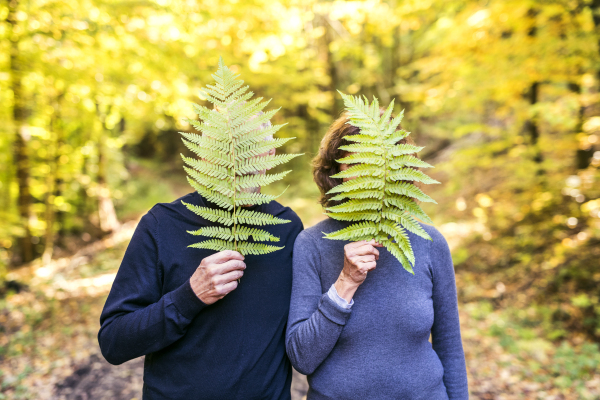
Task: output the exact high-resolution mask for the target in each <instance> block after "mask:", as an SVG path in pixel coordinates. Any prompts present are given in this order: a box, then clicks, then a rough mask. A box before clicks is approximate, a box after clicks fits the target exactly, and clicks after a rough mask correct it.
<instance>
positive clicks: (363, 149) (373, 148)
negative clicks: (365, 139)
mask: <svg viewBox="0 0 600 400" xmlns="http://www.w3.org/2000/svg"><path fill="white" fill-rule="evenodd" d="M339 149H340V150H344V151H348V152H350V153H357V154H361V153H372V154H377V155H379V156H380V155H382V154H383V153H384V151H385V150H384V149H383V148H381V146H377V145H374V144H369V143H352V144H348V145H346V146H340V147H339Z"/></svg>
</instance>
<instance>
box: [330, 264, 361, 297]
mask: <svg viewBox="0 0 600 400" xmlns="http://www.w3.org/2000/svg"><path fill="white" fill-rule="evenodd" d="M358 286H360V284H358V283H356V282H354V281H352V280H351V279H349V278H348V277H347V276H346V275H345V274H344V272H343V271H342V273H340V276H339V277H338V279H337V281H335V283H334V287H335V290H336V291H337V292H338V295H339V296H340V297H341V298H342V299H344V300H346V301H347V302H348V303H350V301H351V300H352V297H353V296H354V293H355V292H356V289H358Z"/></svg>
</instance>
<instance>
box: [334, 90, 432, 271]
mask: <svg viewBox="0 0 600 400" xmlns="http://www.w3.org/2000/svg"><path fill="white" fill-rule="evenodd" d="M340 94H341V96H342V98H343V99H344V104H345V106H346V112H347V113H348V115H349V120H348V122H347V123H348V124H350V125H352V126H355V127H357V128H359V130H360V134H358V135H349V136H345V137H344V139H346V140H347V141H349V142H353V143H351V144H348V145H344V146H340V147H339V150H343V151H345V152H348V153H349V154H348V155H347V156H346V157H343V158H341V159H339V160H336V161H337V162H338V163H340V164H354V165H351V166H350V167H349V168H347V169H346V170H345V171H341V172H339V173H337V174H335V175H332V176H331V177H332V178H336V179H346V178H351V179H349V180H347V181H346V182H343V183H341V184H339V185H337V186H335V187H333V188H332V189H331V190H329V191H328V192H327V194H333V195H334V196H332V197H330V199H329V200H330V201H344V202H343V203H341V204H339V205H335V206H331V207H328V208H326V211H327V215H329V217H331V218H333V219H337V220H340V221H354V222H359V223H358V224H354V225H351V226H350V227H348V228H344V229H341V230H339V231H337V232H332V233H330V234H327V235H325V237H326V238H328V239H339V240H362V239H365V240H368V239H375V240H377V241H379V242H380V243H381V244H382V245H384V246H385V247H386V248H387V249H388V250H389V251H390V253H391V254H392V255H393V256H394V257H396V258H397V259H398V261H400V263H401V264H402V266H403V267H404V268H405V269H406V270H407V271H408V272H410V273H413V270H412V265H414V263H415V256H414V252H413V249H412V247H411V244H410V240H409V236H408V234H407V232H411V233H413V234H415V235H417V236H420V237H423V238H425V239H429V240H431V238H430V237H429V235H428V234H427V232H426V231H425V230H424V229H423V227H422V226H421V225H420V224H419V222H417V220H416V219H415V218H418V219H420V220H422V221H425V222H429V223H430V222H431V219H430V218H429V217H428V216H427V214H425V212H424V211H423V210H422V209H421V207H419V205H417V203H415V201H414V200H415V199H416V200H420V201H426V202H434V203H435V201H434V200H433V199H432V198H431V197H429V196H427V195H426V194H425V193H423V191H422V190H421V189H419V188H418V187H417V186H415V185H414V183H413V182H421V183H424V184H432V183H439V182H438V181H436V180H434V179H432V178H430V177H429V176H427V175H426V174H424V173H423V172H421V171H418V170H416V169H415V167H416V168H419V167H423V168H429V167H431V165H429V164H427V163H426V162H423V161H421V160H419V159H418V158H417V157H415V156H414V154H415V153H417V152H419V151H420V150H422V149H423V147H419V146H414V145H411V144H406V143H400V142H401V141H402V140H403V139H405V138H406V137H407V136H408V135H409V134H410V132H407V131H405V130H403V129H399V126H400V122H401V121H402V118H403V116H404V112H402V113H401V114H400V115H398V116H397V117H395V118H392V111H393V108H394V103H393V101H392V103H391V104H390V105H388V107H387V109H386V110H385V111H384V112H383V113H381V111H380V108H379V101H378V100H377V98H373V101H372V102H371V103H370V104H369V101H368V100H367V99H366V98H360V97H354V96H348V95H345V94H343V93H341V92H340ZM360 221H363V222H360Z"/></svg>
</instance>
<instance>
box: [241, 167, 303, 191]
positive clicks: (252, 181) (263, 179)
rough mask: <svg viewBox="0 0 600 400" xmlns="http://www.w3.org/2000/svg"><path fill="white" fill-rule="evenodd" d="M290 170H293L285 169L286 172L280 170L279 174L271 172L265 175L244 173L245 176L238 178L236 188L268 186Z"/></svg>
mask: <svg viewBox="0 0 600 400" xmlns="http://www.w3.org/2000/svg"><path fill="white" fill-rule="evenodd" d="M290 172H291V171H284V172H280V173H278V174H270V175H266V174H265V175H262V174H256V175H244V176H241V177H238V178H237V179H236V181H235V188H236V189H238V190H239V189H247V188H253V187H259V186H267V185H268V184H269V183H272V182H275V181H279V180H281V179H282V178H283V177H284V176H286V175H287V174H289V173H290Z"/></svg>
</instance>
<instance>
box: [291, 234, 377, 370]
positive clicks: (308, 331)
mask: <svg viewBox="0 0 600 400" xmlns="http://www.w3.org/2000/svg"><path fill="white" fill-rule="evenodd" d="M348 246H350V248H354V247H355V244H354V243H353V244H351V245H348ZM318 251H319V250H318V247H317V244H316V243H315V241H314V239H313V238H312V237H310V235H309V234H307V233H306V232H303V233H301V234H300V235H299V236H298V238H297V239H296V243H295V245H294V260H293V284H292V299H291V303H290V314H289V319H288V330H287V334H286V349H287V353H288V356H289V358H290V361H291V362H292V365H293V366H294V368H296V369H297V370H298V371H300V372H301V373H303V374H306V375H310V374H312V373H313V372H314V371H315V370H316V369H317V368H318V367H319V365H321V363H322V362H323V361H324V360H325V359H326V358H327V356H328V355H329V353H331V350H332V349H333V347H334V346H335V344H336V342H337V341H338V338H339V336H340V333H341V332H342V329H343V328H344V325H346V321H347V320H348V318H349V317H350V312H351V310H350V309H349V308H345V307H341V306H340V305H338V304H337V303H336V302H335V301H334V300H332V297H331V296H330V295H329V293H324V294H323V293H321V279H320V277H319V269H320V267H321V260H320V254H319V252H318ZM357 257H359V258H360V256H357ZM373 257H374V256H373ZM359 258H354V257H353V258H352V260H353V262H352V263H351V264H348V263H349V262H350V261H349V260H348V256H347V254H346V257H345V259H344V271H342V273H341V274H340V277H342V275H343V276H344V277H345V280H344V282H343V284H342V285H340V288H341V289H340V290H342V293H340V296H341V297H342V298H344V299H345V300H346V301H350V300H351V299H352V295H353V294H354V292H355V291H356V288H358V286H359V285H360V283H362V281H364V279H365V277H366V273H367V271H368V270H370V269H373V268H375V262H374V260H373V261H372V262H366V261H367V259H365V258H360V260H362V261H365V262H363V263H362V266H361V267H358V266H357V264H358V263H359V261H360V260H359ZM367 258H368V259H369V260H370V258H369V257H367ZM340 261H341V260H340ZM359 268H360V269H359ZM350 276H354V277H360V278H357V279H360V283H356V282H353V281H352V282H353V283H352V284H351V280H350ZM335 287H336V289H337V287H338V284H337V283H336V285H335ZM338 292H339V290H338Z"/></svg>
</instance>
